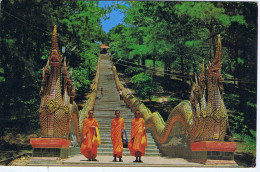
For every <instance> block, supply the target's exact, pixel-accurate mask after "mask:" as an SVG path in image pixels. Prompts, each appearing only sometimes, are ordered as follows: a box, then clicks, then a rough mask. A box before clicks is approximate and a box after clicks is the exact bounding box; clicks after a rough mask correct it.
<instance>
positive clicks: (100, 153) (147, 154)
mask: <svg viewBox="0 0 260 172" xmlns="http://www.w3.org/2000/svg"><path fill="white" fill-rule="evenodd" d="M98 155H107V156H111V155H113V152H98ZM98 155H97V158H98ZM123 156H130V152H124V151H123ZM145 156H161V153H153V152H151V153H146V152H145ZM133 158H134V157H133Z"/></svg>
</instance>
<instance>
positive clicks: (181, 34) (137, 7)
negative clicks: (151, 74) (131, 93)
mask: <svg viewBox="0 0 260 172" xmlns="http://www.w3.org/2000/svg"><path fill="white" fill-rule="evenodd" d="M127 3H128V5H125V6H119V7H118V8H119V9H121V10H122V11H123V12H124V14H125V19H124V22H125V24H124V25H122V24H120V25H118V26H116V27H115V28H114V29H112V30H111V31H110V32H109V34H108V35H109V39H110V40H109V42H110V45H111V51H112V57H113V59H114V61H119V60H121V61H123V60H124V61H129V62H131V63H126V64H128V67H131V66H132V65H130V64H133V63H135V64H139V65H145V59H151V60H153V63H154V66H155V61H162V62H163V63H164V81H163V83H164V84H165V86H170V84H168V82H169V81H170V75H168V74H169V73H172V72H177V73H181V74H185V75H187V77H190V76H191V75H193V74H194V72H196V73H199V72H200V70H201V65H200V63H201V62H202V60H203V59H204V60H205V62H207V63H208V62H209V61H212V60H213V58H214V54H215V52H216V36H217V34H221V38H222V45H223V46H222V57H221V58H222V74H223V76H224V78H227V79H233V80H237V81H234V83H233V85H232V86H230V84H231V83H228V82H227V83H225V85H224V86H225V88H226V89H227V92H228V93H229V94H233V93H231V92H232V91H236V94H237V95H238V99H239V102H238V103H237V104H236V106H232V105H231V104H232V103H230V104H229V103H227V104H228V108H229V109H232V111H234V112H235V113H234V115H235V116H238V117H237V118H235V119H234V121H235V122H236V121H237V122H238V118H239V116H242V115H241V114H244V115H243V120H242V121H240V122H239V123H243V125H247V126H249V127H251V128H252V129H254V130H255V119H256V108H255V107H254V106H252V105H254V104H256V76H257V74H256V71H257V65H256V64H257V63H256V62H257V52H256V51H257V40H256V38H257V36H256V35H257V3H255V2H176V1H175V2H170V1H164V2H159V1H142V2H138V1H129V2H127ZM124 65H125V64H124ZM135 67H136V66H135ZM139 67H141V66H139ZM124 68H125V67H124ZM154 69H155V67H154ZM125 71H131V69H129V70H127V69H126V70H125ZM231 88H234V89H232V90H229V89H231ZM224 96H227V97H224V98H225V99H229V97H228V94H225V95H224ZM232 101H235V100H232ZM241 119H242V118H241ZM235 128H236V127H235ZM248 131H249V130H248ZM239 132H240V131H239Z"/></svg>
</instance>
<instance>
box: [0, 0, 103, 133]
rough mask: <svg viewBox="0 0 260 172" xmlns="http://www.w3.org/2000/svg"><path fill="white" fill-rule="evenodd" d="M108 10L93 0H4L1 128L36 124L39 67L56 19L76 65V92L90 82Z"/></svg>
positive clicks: (0, 19) (68, 55)
mask: <svg viewBox="0 0 260 172" xmlns="http://www.w3.org/2000/svg"><path fill="white" fill-rule="evenodd" d="M105 13H106V10H105V9H103V8H101V7H99V6H98V3H97V2H95V1H76V0H72V1H71V0H65V1H46V0H37V1H33V0H30V1H20V0H4V1H2V2H1V11H0V23H1V24H0V35H1V36H0V44H1V48H0V56H1V57H0V88H1V89H0V96H1V99H0V121H1V125H0V126H1V128H2V127H3V128H6V127H10V128H21V129H26V128H31V129H32V128H37V127H38V112H37V111H38V108H39V104H40V97H39V94H38V93H39V90H40V85H41V84H40V83H41V72H42V71H41V70H42V67H43V66H44V65H45V64H46V62H47V58H48V56H49V53H50V52H49V51H50V47H51V35H52V30H53V26H54V25H57V28H58V43H59V46H60V49H62V48H61V47H62V46H65V47H66V52H65V53H64V54H63V56H66V58H67V61H68V65H69V66H70V68H73V71H74V76H73V80H74V82H75V86H76V94H82V93H83V91H84V90H86V89H87V88H88V85H89V83H90V80H91V74H92V73H93V72H95V65H96V63H97V58H98V55H99V44H98V43H97V41H100V40H102V39H103V37H104V31H103V30H102V28H101V23H100V18H101V17H103V16H104V15H105ZM78 96H79V95H78ZM76 97H77V96H76ZM3 131H4V130H2V129H1V134H2V132H3Z"/></svg>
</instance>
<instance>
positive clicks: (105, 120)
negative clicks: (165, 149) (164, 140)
mask: <svg viewBox="0 0 260 172" xmlns="http://www.w3.org/2000/svg"><path fill="white" fill-rule="evenodd" d="M100 58H101V59H100V80H99V84H98V88H99V90H98V93H97V99H96V103H95V106H94V118H96V119H97V121H98V124H99V132H100V136H101V145H100V146H99V147H98V155H108V156H113V146H112V141H111V134H110V132H111V122H112V119H113V118H114V117H115V110H120V112H121V117H122V118H124V121H125V129H126V132H127V137H128V139H130V136H131V121H132V119H133V118H134V113H133V112H131V109H130V108H128V107H127V106H126V104H125V103H124V101H123V100H120V97H119V92H118V91H117V89H116V84H115V80H114V75H113V72H112V63H111V61H110V59H109V57H106V56H104V55H101V56H100ZM101 87H103V97H102V95H101V92H100V90H101V89H100V88H101ZM147 139H148V146H147V147H146V151H145V156H159V155H160V153H159V149H158V148H157V146H156V143H155V142H154V139H153V137H152V135H151V133H147ZM123 156H130V151H129V149H128V148H124V151H123Z"/></svg>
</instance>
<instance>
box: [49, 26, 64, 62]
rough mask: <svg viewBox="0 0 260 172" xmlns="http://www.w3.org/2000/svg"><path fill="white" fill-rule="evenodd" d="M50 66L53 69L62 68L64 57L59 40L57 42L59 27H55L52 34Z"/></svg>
mask: <svg viewBox="0 0 260 172" xmlns="http://www.w3.org/2000/svg"><path fill="white" fill-rule="evenodd" d="M49 59H50V65H51V66H53V67H60V66H61V61H62V56H61V54H60V50H59V46H58V40H57V26H56V25H55V26H54V29H53V33H52V47H51V53H50V57H49Z"/></svg>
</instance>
